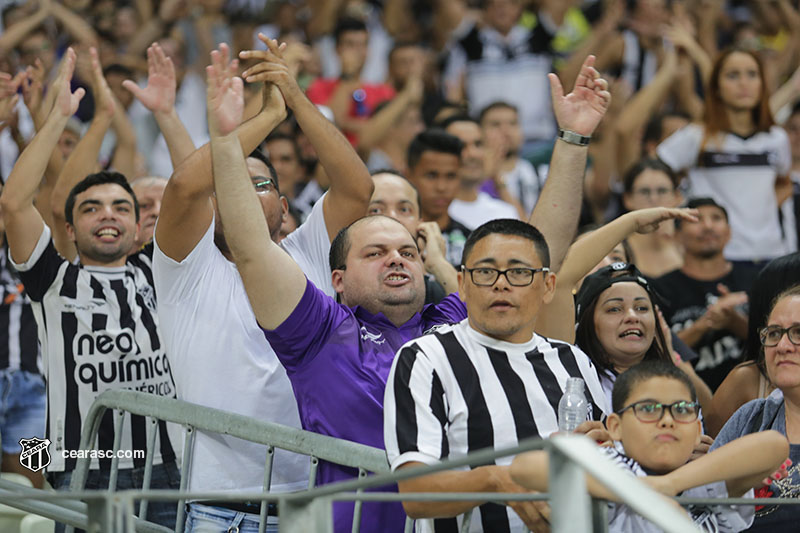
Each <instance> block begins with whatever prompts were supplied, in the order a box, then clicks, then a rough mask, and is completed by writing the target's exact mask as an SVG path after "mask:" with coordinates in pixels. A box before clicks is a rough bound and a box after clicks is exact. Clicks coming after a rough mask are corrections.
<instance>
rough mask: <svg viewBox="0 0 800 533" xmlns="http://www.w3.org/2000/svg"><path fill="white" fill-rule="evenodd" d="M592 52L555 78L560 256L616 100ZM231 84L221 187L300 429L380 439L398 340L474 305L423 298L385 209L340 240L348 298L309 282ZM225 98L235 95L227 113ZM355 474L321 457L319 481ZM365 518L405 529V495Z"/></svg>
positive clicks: (545, 208) (414, 253) (545, 213)
mask: <svg viewBox="0 0 800 533" xmlns="http://www.w3.org/2000/svg"><path fill="white" fill-rule="evenodd" d="M268 46H269V48H270V51H271V53H273V54H274V53H277V52H279V50H278V47H277V44H276V43H274V42H272V41H269V42H268ZM592 61H593V58H590V59H588V60H587V62H586V63H585V64H584V66H583V69H582V74H581V76H580V77H579V78H578V82H577V83H576V90H574V91H573V92H572V93H570V94H569V95H567V96H564V95H563V91H562V89H561V85H560V83H559V82H558V78H556V77H555V75H552V78H551V84H552V89H553V101H554V107H555V110H556V114H557V116H559V118H560V120H561V124H562V126H563V127H564V128H566V129H567V130H569V131H568V132H567V131H565V132H564V135H565V138H564V139H563V141H559V142H558V143H557V146H556V149H555V151H554V155H553V160H552V163H551V179H549V180H548V182H547V185H546V186H545V189H544V191H543V197H542V200H541V202H540V204H541V206H542V207H541V209H538V210H537V211H535V212H534V215H533V221H534V222H535V223H536V224H537V225H539V226H540V227H541V229H542V231H543V233H544V234H545V235H547V236H548V238H549V239H551V249H553V250H554V251H553V256H554V258H555V259H554V261H553V262H554V263H555V265H554V266H557V265H559V264H560V262H561V261H562V260H563V257H564V255H565V253H566V247H567V246H568V243H569V242H570V241H571V239H572V236H573V234H574V231H575V227H576V225H577V216H578V212H579V210H580V209H579V208H580V201H581V198H580V191H581V188H582V176H583V171H584V169H585V163H586V143H587V142H588V135H590V134H591V133H592V131H594V128H595V127H596V126H597V123H598V122H599V121H600V119H601V118H602V116H603V114H604V113H605V110H606V109H607V106H608V102H609V99H610V96H609V94H608V92H607V83H606V82H605V80H602V79H600V78H599V73H598V72H597V71H596V70H595V69H594V68H593V67H592V66H591V65H592ZM256 69H257V67H256ZM251 72H252V70H250V71H246V72H245V79H247V80H248V81H250V80H251V79H256V80H258V79H260V78H259V77H258V76H250V73H251ZM264 79H271V77H270V78H264ZM228 85H229V84H228V83H227V82H220V83H219V84H218V86H219V87H220V88H221V89H220V90H221V91H222V92H223V93H224V95H223V96H221V97H218V100H219V102H221V103H220V105H219V106H218V107H214V106H213V105H212V104H213V102H216V101H217V100H210V102H209V105H210V110H209V122H210V123H213V124H214V125H215V128H214V131H212V135H211V146H212V151H213V154H214V157H213V158H212V160H213V163H214V186H215V190H216V193H217V202H218V205H219V210H220V214H221V216H222V219H223V222H224V228H225V236H226V238H227V241H228V243H229V245H230V247H231V250H232V251H233V257H234V259H235V260H236V263H237V267H238V271H239V273H240V274H241V276H242V280H243V282H244V286H245V288H246V290H247V295H248V296H249V298H250V302H251V304H252V307H253V311H254V312H255V315H256V318H257V320H258V323H259V325H260V326H261V327H262V328H263V329H264V335H265V336H266V338H267V340H269V342H270V345H271V346H272V348H273V349H274V350H275V353H276V354H277V356H278V358H279V359H280V361H281V363H282V364H283V366H284V367H285V368H286V370H287V374H288V375H289V377H290V379H291V380H292V386H293V389H294V392H295V396H296V398H297V402H298V406H299V409H300V417H301V420H302V423H303V427H304V428H305V429H308V430H311V431H315V432H319V433H322V434H326V435H331V436H333V437H337V438H343V439H347V440H352V441H356V442H360V443H362V444H367V445H369V446H377V447H381V446H383V431H382V429H381V428H382V426H383V400H384V392H385V387H386V379H387V376H388V374H389V369H390V367H391V364H392V361H393V360H394V357H395V353H396V351H397V349H398V348H399V347H400V346H402V345H403V344H404V343H405V342H408V341H409V340H411V339H413V338H416V337H418V336H420V335H421V334H423V333H424V332H425V331H427V330H429V329H430V328H432V327H435V326H440V325H442V324H451V323H455V322H459V321H461V320H463V319H464V318H466V307H465V306H464V304H463V302H461V301H460V300H459V299H458V297H457V296H455V295H450V296H447V297H446V298H445V299H444V300H442V302H441V303H439V304H438V305H435V306H434V305H432V306H424V305H423V304H424V299H425V290H424V281H423V274H424V266H423V262H422V260H421V258H420V253H419V249H418V247H417V243H416V241H415V239H414V236H412V235H411V234H410V233H409V231H408V230H407V229H406V228H405V226H403V225H402V224H401V223H400V222H397V221H396V220H394V219H391V218H388V217H385V216H380V215H378V216H368V217H365V218H363V219H360V220H357V221H356V222H354V223H352V224H350V225H349V226H348V227H347V228H345V229H344V230H342V231H341V232H340V233H339V235H337V236H336V238H335V239H334V241H333V242H332V243H331V252H330V266H331V269H332V271H333V272H332V278H331V279H332V282H333V287H334V289H335V291H336V293H337V295H338V297H339V298H340V300H341V302H340V303H337V302H336V301H335V300H333V299H332V298H330V297H328V296H327V295H326V294H325V293H324V292H323V291H322V290H321V288H317V287H316V286H315V285H314V283H312V282H309V280H308V279H307V278H306V277H305V276H304V275H303V272H302V270H301V269H300V268H299V267H298V265H297V263H296V262H295V261H294V260H293V259H292V258H291V257H289V256H288V255H287V254H286V253H285V252H284V251H283V250H282V249H281V248H280V247H279V246H277V245H275V244H274V243H272V242H271V241H269V240H267V239H264V238H260V237H263V235H264V234H265V233H266V231H267V228H266V227H265V226H264V224H263V220H259V218H260V217H259V216H258V215H259V206H258V204H257V202H256V199H255V195H253V192H252V190H251V189H250V187H249V184H248V183H247V182H246V174H245V170H244V168H243V161H242V152H241V149H240V148H239V146H238V144H236V143H235V141H234V140H233V139H234V138H233V137H232V135H233V130H232V129H231V128H230V122H233V123H234V124H236V123H237V122H238V121H237V119H238V120H241V118H240V112H238V113H237V105H236V103H237V96H236V92H235V89H234V88H231V89H228ZM230 85H232V86H233V83H231V84H230ZM212 86H214V87H216V86H217V85H215V84H212ZM234 87H235V86H234ZM231 92H232V93H233V94H229V93H231ZM222 103H227V104H228V107H229V109H228V111H227V113H226V112H225V110H224V109H223V107H224V106H223V105H222ZM212 109H213V111H212ZM220 126H227V127H223V128H220ZM581 141H582V142H581ZM470 266H471V265H470ZM530 326H531V327H532V325H530ZM356 474H357V473H356V472H355V471H354V470H353V469H349V468H344V467H340V466H337V465H332V464H325V463H323V464H320V466H319V471H318V473H317V482H318V483H330V482H333V481H338V480H342V479H348V478H353V477H355V476H356ZM352 509H353V504H352V502H350V503H347V502H341V503H337V504H335V505H334V530H335V531H337V532H344V531H351V529H352V527H351V521H352ZM362 516H363V520H362V527H361V531H362V532H366V531H374V532H378V531H380V532H399V531H403V529H404V522H405V516H404V513H403V510H402V507H401V506H400V504H396V503H365V504H364V506H363V508H362Z"/></svg>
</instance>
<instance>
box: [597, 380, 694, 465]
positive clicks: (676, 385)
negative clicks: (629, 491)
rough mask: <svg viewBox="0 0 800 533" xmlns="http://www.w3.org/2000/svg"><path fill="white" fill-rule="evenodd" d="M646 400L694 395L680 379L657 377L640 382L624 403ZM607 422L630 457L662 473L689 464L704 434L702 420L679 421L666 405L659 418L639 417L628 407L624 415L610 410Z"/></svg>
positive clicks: (677, 399)
mask: <svg viewBox="0 0 800 533" xmlns="http://www.w3.org/2000/svg"><path fill="white" fill-rule="evenodd" d="M643 400H650V401H654V402H657V403H661V404H664V405H669V404H672V403H674V402H680V401H685V402H691V401H692V397H691V394H690V392H689V389H688V388H687V387H686V385H684V384H683V383H681V382H680V381H678V380H676V379H672V378H666V377H654V378H650V379H646V380H643V381H641V382H639V383H637V384H636V385H635V386H634V387H633V390H632V391H631V394H630V396H629V397H628V400H627V402H625V405H624V407H628V406H629V405H631V404H633V403H636V402H641V401H643ZM606 425H607V426H608V431H609V434H610V435H611V438H613V439H614V440H618V441H621V442H622V445H623V446H624V447H625V453H626V455H628V457H630V458H632V459H634V460H635V461H637V462H638V463H639V464H640V465H642V466H643V467H644V468H646V469H649V470H652V471H655V472H657V473H659V474H665V473H667V472H671V471H673V470H675V469H676V468H678V467H679V466H682V465H684V464H686V462H687V461H688V460H689V457H690V456H691V455H692V451H693V450H694V448H695V446H696V445H697V444H698V443H699V442H700V436H701V434H702V429H701V425H700V420H695V421H693V422H686V423H684V422H677V421H675V420H674V419H673V418H672V414H671V413H670V411H669V409H668V408H666V407H665V408H664V413H663V415H662V417H661V420H659V421H658V422H642V421H640V420H639V419H638V418H636V416H635V415H634V413H633V409H628V410H626V411H625V412H623V413H622V414H621V415H619V414H616V413H613V414H611V415H610V416H609V417H608V421H607V422H606Z"/></svg>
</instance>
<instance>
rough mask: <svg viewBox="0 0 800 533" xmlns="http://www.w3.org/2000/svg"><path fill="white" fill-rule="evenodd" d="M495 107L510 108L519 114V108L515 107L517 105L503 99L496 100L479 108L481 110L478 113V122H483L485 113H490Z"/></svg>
mask: <svg viewBox="0 0 800 533" xmlns="http://www.w3.org/2000/svg"><path fill="white" fill-rule="evenodd" d="M495 109H510V110H511V111H513V112H514V113H517V114H519V109H517V106H515V105H514V104H510V103H508V102H506V101H504V100H498V101H496V102H492V103H491V104H489V105H487V106H486V107H484V108H483V109H481V112H480V113H478V123H480V124H483V119H484V118H486V114H487V113H491V112H492V111H494V110H495Z"/></svg>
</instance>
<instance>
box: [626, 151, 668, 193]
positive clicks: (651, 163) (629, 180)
mask: <svg viewBox="0 0 800 533" xmlns="http://www.w3.org/2000/svg"><path fill="white" fill-rule="evenodd" d="M645 170H657V171H659V172H663V173H664V174H666V175H667V177H668V178H669V180H670V181H671V182H672V186H673V187H677V186H678V176H677V175H676V174H675V173H674V172H673V171H672V169H671V168H669V167H668V166H667V165H666V164H665V163H663V162H662V161H661V160H659V159H655V158H652V157H645V158H644V159H640V160H639V161H638V162H637V163H636V164H635V165H633V166H632V167H631V168H630V170H628V172H626V173H625V176H624V177H623V178H622V186H623V187H624V189H625V193H626V194H630V193H631V192H633V184H634V182H635V181H636V178H638V177H639V174H641V173H642V172H644V171H645Z"/></svg>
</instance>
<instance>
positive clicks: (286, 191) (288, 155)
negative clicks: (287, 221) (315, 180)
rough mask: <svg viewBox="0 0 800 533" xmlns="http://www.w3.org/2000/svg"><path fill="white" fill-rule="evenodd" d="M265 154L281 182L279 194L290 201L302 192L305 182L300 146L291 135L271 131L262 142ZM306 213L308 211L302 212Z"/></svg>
mask: <svg viewBox="0 0 800 533" xmlns="http://www.w3.org/2000/svg"><path fill="white" fill-rule="evenodd" d="M262 146H263V147H264V150H265V154H264V155H266V156H267V157H268V158H269V160H270V162H271V163H272V165H273V166H274V167H275V172H277V173H278V180H279V181H280V183H281V194H282V195H283V196H285V197H286V199H287V200H289V201H290V202H292V201H294V199H295V198H297V196H298V195H299V194H300V193H301V192H302V190H303V188H304V187H305V185H306V184H307V180H306V174H305V168H304V167H303V165H302V163H301V161H300V148H299V147H298V146H297V141H295V139H294V137H292V136H291V135H287V134H285V133H281V132H273V133H271V134H270V135H269V136H268V137H267V138H266V139H264V142H263V144H262ZM304 214H306V215H307V214H308V213H304Z"/></svg>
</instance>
